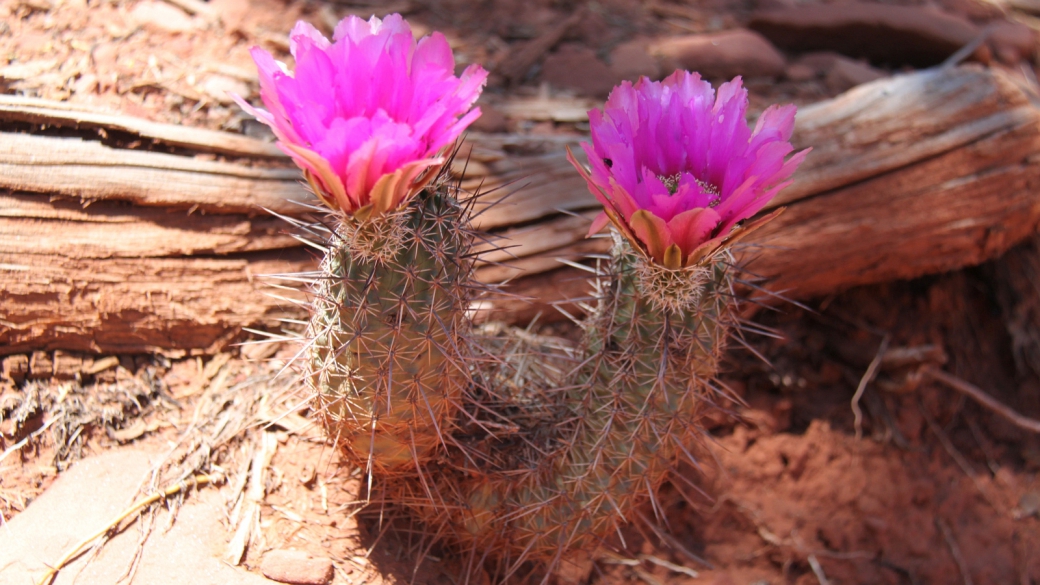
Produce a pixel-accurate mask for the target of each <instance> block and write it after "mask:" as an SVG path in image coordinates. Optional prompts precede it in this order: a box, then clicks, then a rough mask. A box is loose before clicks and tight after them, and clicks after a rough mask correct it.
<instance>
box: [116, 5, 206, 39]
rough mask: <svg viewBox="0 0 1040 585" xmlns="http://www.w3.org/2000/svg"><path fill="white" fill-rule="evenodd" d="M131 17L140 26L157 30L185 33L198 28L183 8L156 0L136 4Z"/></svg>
mask: <svg viewBox="0 0 1040 585" xmlns="http://www.w3.org/2000/svg"><path fill="white" fill-rule="evenodd" d="M130 18H132V19H133V21H134V22H136V23H137V24H138V25H139V26H142V27H144V28H148V29H151V30H153V31H156V32H168V33H183V32H188V31H190V30H193V29H195V28H196V24H195V21H194V20H192V18H191V17H190V16H188V15H187V14H186V13H185V12H184V11H183V10H181V9H180V8H177V7H176V6H171V5H169V4H167V3H166V2H157V1H155V0H145V1H144V2H141V3H139V4H137V6H134V8H133V9H132V10H131V11H130Z"/></svg>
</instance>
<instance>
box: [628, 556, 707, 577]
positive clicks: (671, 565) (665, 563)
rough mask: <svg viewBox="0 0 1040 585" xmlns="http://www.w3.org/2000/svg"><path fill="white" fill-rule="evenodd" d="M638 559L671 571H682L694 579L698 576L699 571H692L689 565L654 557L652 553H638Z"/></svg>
mask: <svg viewBox="0 0 1040 585" xmlns="http://www.w3.org/2000/svg"><path fill="white" fill-rule="evenodd" d="M639 559H640V560H643V561H646V562H648V563H651V564H654V565H657V566H658V567H664V568H666V569H668V570H669V571H671V572H673V573H682V574H683V575H686V576H688V577H692V578H694V579H696V578H698V577H700V573H698V572H697V571H694V570H693V569H691V568H689V567H684V566H682V565H677V564H675V563H673V562H671V561H667V560H665V559H662V558H660V557H655V556H654V555H639Z"/></svg>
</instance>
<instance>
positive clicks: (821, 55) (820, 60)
mask: <svg viewBox="0 0 1040 585" xmlns="http://www.w3.org/2000/svg"><path fill="white" fill-rule="evenodd" d="M842 58H843V57H842V56H841V55H839V54H838V53H835V52H834V51H817V52H814V53H806V54H804V55H802V56H801V57H799V58H798V60H797V61H795V62H794V65H800V66H802V67H805V68H807V69H811V70H812V72H813V75H814V76H815V77H825V76H826V75H827V73H829V72H830V70H831V68H832V67H834V64H835V63H837V62H838V59H842Z"/></svg>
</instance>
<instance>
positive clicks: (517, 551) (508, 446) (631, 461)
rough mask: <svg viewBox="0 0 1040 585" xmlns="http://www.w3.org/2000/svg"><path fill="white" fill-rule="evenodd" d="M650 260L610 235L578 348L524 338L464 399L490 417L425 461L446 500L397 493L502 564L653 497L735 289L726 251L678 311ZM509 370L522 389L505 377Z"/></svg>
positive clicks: (544, 552) (547, 557) (577, 543)
mask: <svg viewBox="0 0 1040 585" xmlns="http://www.w3.org/2000/svg"><path fill="white" fill-rule="evenodd" d="M642 262H644V259H643V258H642V257H640V256H638V255H637V254H635V253H634V252H632V250H631V248H630V246H629V244H628V243H627V242H625V241H621V240H620V239H617V240H616V243H615V247H614V254H613V260H612V263H611V266H610V269H609V275H608V276H606V277H605V278H604V279H603V280H602V281H601V284H600V293H601V296H600V300H599V301H598V304H597V306H596V308H595V310H594V312H593V314H592V315H591V317H590V318H589V319H588V320H587V322H586V324H585V325H584V327H585V342H584V344H583V346H582V347H581V348H579V349H578V350H577V351H574V352H571V354H570V355H562V354H561V353H560V351H559V350H558V349H554V348H552V347H549V346H547V345H545V344H536V343H526V344H525V350H524V351H513V352H511V353H510V354H508V355H505V356H503V360H504V361H505V362H508V363H509V364H512V365H511V373H510V372H509V371H507V372H506V373H503V369H506V370H509V369H510V368H505V367H503V366H500V367H499V368H498V369H497V370H496V371H495V372H494V374H493V375H486V376H485V378H484V385H483V387H482V388H481V389H480V390H479V391H476V392H474V393H473V396H474V397H477V399H478V400H479V401H480V402H481V403H480V404H479V405H476V406H474V405H470V410H471V412H472V416H473V418H474V419H475V420H481V419H483V420H484V421H486V423H487V424H483V425H482V424H479V423H476V424H471V425H468V428H469V430H470V434H469V435H468V436H457V437H456V441H455V442H454V443H455V444H458V445H461V446H462V449H457V450H455V452H454V453H449V455H453V457H452V458H450V459H449V461H448V463H447V464H446V465H440V466H431V467H430V468H429V469H428V472H429V474H430V476H431V477H429V478H428V480H427V481H430V482H432V483H435V484H436V485H437V486H438V490H437V493H438V494H439V496H440V497H441V498H443V499H442V500H441V501H435V502H429V501H425V502H424V501H423V498H422V497H421V493H420V492H419V489H420V488H419V487H418V486H417V485H416V484H404V485H402V486H400V487H399V488H398V489H399V490H400V491H399V493H398V494H397V495H396V496H395V497H396V498H399V499H400V501H404V502H416V504H413V506H414V508H415V510H416V512H417V513H418V515H419V516H420V517H421V518H423V519H424V521H425V522H426V523H427V524H428V525H429V526H431V527H434V530H435V531H437V532H440V533H445V534H448V535H449V537H450V538H452V539H453V540H454V541H455V542H456V543H457V545H459V546H460V547H461V548H463V549H469V550H470V551H473V552H474V553H475V554H476V558H481V557H490V558H492V559H495V560H498V561H500V562H503V561H504V563H505V564H504V565H503V566H505V567H510V566H516V565H517V564H518V563H521V562H523V561H525V560H534V561H541V562H546V563H549V564H550V565H551V564H554V563H556V562H558V561H559V559H560V558H561V555H563V554H565V552H566V551H567V550H570V549H573V548H576V547H585V546H595V545H596V544H598V543H600V542H602V541H603V540H605V539H607V538H610V537H611V535H613V534H614V533H615V531H616V530H617V529H618V527H619V526H620V525H621V524H623V523H624V522H625V521H626V519H627V518H628V517H629V516H630V514H631V512H632V511H633V509H634V508H635V507H636V506H639V505H641V504H642V503H644V502H646V501H647V500H648V499H652V498H653V495H654V493H655V492H656V490H657V489H658V488H659V487H660V485H661V483H662V482H663V481H664V480H665V479H666V477H667V474H668V473H669V472H670V470H671V469H672V468H673V466H674V464H675V463H676V460H677V459H678V458H679V457H682V456H684V455H685V456H687V457H690V458H692V455H690V451H689V448H690V446H691V444H692V443H693V442H694V441H695V440H696V438H697V437H698V433H699V431H698V428H699V427H698V418H699V416H700V414H701V413H702V412H703V411H704V408H705V406H706V405H707V404H709V403H710V401H711V398H712V394H713V393H714V391H715V390H714V388H715V385H714V384H713V379H714V376H715V372H716V369H717V364H718V359H719V357H720V355H721V352H722V349H723V343H724V340H725V337H726V335H727V331H728V326H729V324H730V323H731V321H732V313H731V305H730V299H731V298H732V297H731V291H730V278H729V275H728V272H727V268H726V266H727V264H726V263H725V262H722V261H719V262H716V263H714V264H712V265H709V266H699V267H696V268H694V269H691V270H690V272H691V274H688V275H686V278H689V279H696V280H699V281H700V282H701V286H700V288H699V290H698V291H697V292H698V294H696V295H689V294H688V291H686V292H684V294H685V295H686V298H687V299H688V300H689V304H687V305H686V306H684V307H682V308H676V303H675V302H674V299H666V302H662V300H661V299H659V298H657V295H658V293H659V291H658V290H656V288H655V287H654V286H652V285H651V284H649V283H645V282H643V276H644V275H645V274H646V270H645V267H642V268H641V267H640V266H639V264H640V263H642ZM693 271H697V273H696V274H693V273H692V272H693ZM497 345H498V348H497V349H501V347H502V346H503V345H504V344H503V343H501V342H499V343H498V344H497ZM563 363H569V364H570V367H569V369H568V368H562V371H561V364H563ZM510 379H521V380H522V381H523V384H524V387H523V388H518V386H517V385H516V384H503V380H510ZM503 429H508V430H506V431H504V430H503ZM465 430H466V429H465V428H460V432H459V435H462V434H463V432H465Z"/></svg>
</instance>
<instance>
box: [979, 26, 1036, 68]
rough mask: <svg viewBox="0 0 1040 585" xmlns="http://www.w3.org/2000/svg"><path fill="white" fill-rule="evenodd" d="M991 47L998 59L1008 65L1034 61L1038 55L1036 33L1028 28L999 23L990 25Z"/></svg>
mask: <svg viewBox="0 0 1040 585" xmlns="http://www.w3.org/2000/svg"><path fill="white" fill-rule="evenodd" d="M989 26H991V27H992V29H991V30H990V34H989V45H990V46H991V47H992V48H993V52H994V53H995V54H996V56H997V59H1000V60H1001V61H1002V62H1004V63H1006V64H1008V65H1014V64H1015V63H1018V62H1019V61H1032V60H1033V56H1034V54H1035V53H1036V33H1035V32H1034V31H1033V29H1031V28H1029V27H1028V26H1026V25H1024V24H1021V23H1017V22H1008V21H1006V20H1004V21H998V22H995V23H992V24H990V25H989Z"/></svg>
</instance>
